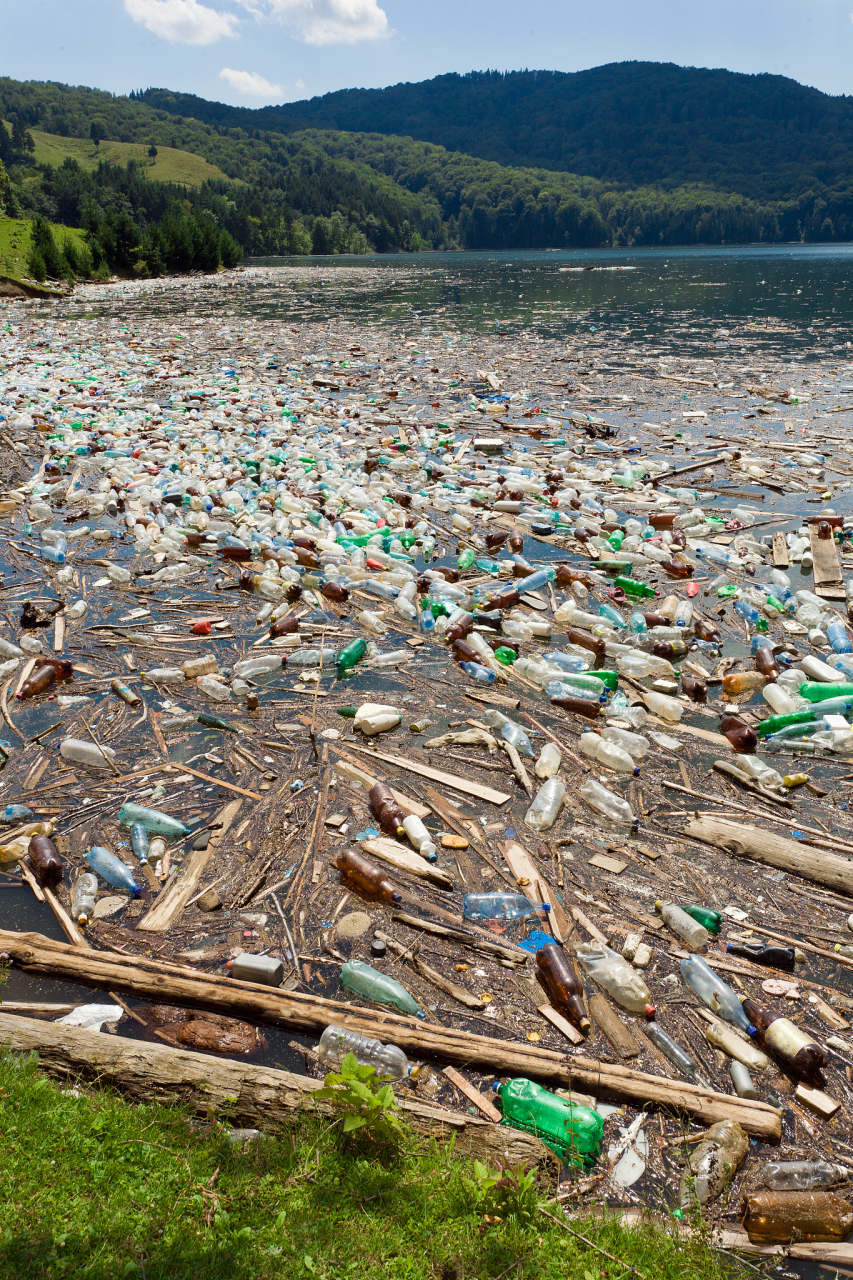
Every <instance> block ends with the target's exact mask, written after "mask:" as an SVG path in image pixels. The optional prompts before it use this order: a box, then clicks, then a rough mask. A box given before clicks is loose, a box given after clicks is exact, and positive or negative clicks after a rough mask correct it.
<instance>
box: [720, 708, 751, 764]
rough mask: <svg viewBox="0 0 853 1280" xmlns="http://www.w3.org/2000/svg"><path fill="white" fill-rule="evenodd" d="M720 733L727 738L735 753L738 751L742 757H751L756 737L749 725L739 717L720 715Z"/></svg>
mask: <svg viewBox="0 0 853 1280" xmlns="http://www.w3.org/2000/svg"><path fill="white" fill-rule="evenodd" d="M720 732H721V733H722V734H723V735H724V736H725V737H726V738H728V740H729V742H730V743H731V745H732V747H733V749H734V750H735V751H740V752H742V753H743V754H744V755H751V754H752V753H753V752H754V751H755V748H756V747H757V746H758V735H757V734H756V732H755V730H754V729H753V728H752V726H751V725H748V724H747V723H746V721H745V720H741V718H740V716H734V715H728V714H727V715H722V716H721V717H720Z"/></svg>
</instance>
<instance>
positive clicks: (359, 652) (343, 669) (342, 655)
mask: <svg viewBox="0 0 853 1280" xmlns="http://www.w3.org/2000/svg"><path fill="white" fill-rule="evenodd" d="M366 653H367V641H366V640H365V639H364V637H363V636H357V637H356V639H355V640H350V642H349V644H347V645H344V647H343V649H341V650H340V651H339V653H338V679H339V680H342V679H343V678H344V676H345V675H346V674H347V673H348V672H349V671H352V669H353V668H354V667H357V666H358V664H359V663H360V662H361V660H362V658H363V657H364V655H365V654H366Z"/></svg>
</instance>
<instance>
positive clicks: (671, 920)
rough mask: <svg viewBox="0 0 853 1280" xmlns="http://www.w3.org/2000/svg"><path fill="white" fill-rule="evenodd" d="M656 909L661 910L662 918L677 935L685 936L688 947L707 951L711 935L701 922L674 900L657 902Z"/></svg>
mask: <svg viewBox="0 0 853 1280" xmlns="http://www.w3.org/2000/svg"><path fill="white" fill-rule="evenodd" d="M655 907H656V909H657V910H658V911H659V912H660V915H661V918H662V920H663V922H664V924H665V925H667V927H668V928H670V929H671V930H672V932H673V933H674V934H676V936H677V937H679V938H683V940H684V941H685V942H686V943H687V945H688V947H692V948H693V950H694V951H705V950H706V949H707V947H708V943H709V942H710V941H711V935H710V933H709V932H708V930H707V929H706V928H705V927H704V925H701V924H699V922H698V921H697V920H694V919H693V917H692V916H689V915H688V914H687V912H686V911H684V910H682V908H681V907H679V906H678V905H677V904H676V903H674V902H660V901H658V902H656V903H655Z"/></svg>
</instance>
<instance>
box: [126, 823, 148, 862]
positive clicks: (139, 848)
mask: <svg viewBox="0 0 853 1280" xmlns="http://www.w3.org/2000/svg"><path fill="white" fill-rule="evenodd" d="M130 847H131V849H132V850H133V852H134V853H135V854H136V857H137V859H138V860H139V862H147V861H148V853H149V846H148V832H147V831H146V830H145V828H144V827H143V825H142V823H141V822H134V824H133V826H132V827H131V828H130Z"/></svg>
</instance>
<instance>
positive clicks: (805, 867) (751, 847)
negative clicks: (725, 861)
mask: <svg viewBox="0 0 853 1280" xmlns="http://www.w3.org/2000/svg"><path fill="white" fill-rule="evenodd" d="M681 834H682V835H683V836H689V837H690V839H691V840H701V841H702V842H703V843H704V844H712V845H715V846H716V847H717V848H718V849H725V850H726V852H727V853H732V854H734V856H735V857H736V858H752V859H753V860H754V861H755V862H762V863H764V864H765V865H766V866H768V867H778V868H779V870H780V871H787V872H789V873H790V874H792V875H795V876H802V878H803V879H804V880H811V881H813V882H814V883H815V884H824V885H826V886H827V887H828V888H830V889H840V890H841V891H842V892H843V893H846V894H848V895H849V896H851V897H853V862H849V861H848V860H847V858H841V857H839V856H838V855H837V854H835V853H829V852H826V851H824V850H820V851H818V850H817V849H809V848H808V847H804V846H803V845H802V844H800V843H799V841H797V840H787V839H786V838H785V837H784V836H777V835H774V833H773V832H772V831H762V830H760V829H759V828H758V827H751V826H749V825H748V824H747V823H741V822H730V821H729V820H728V819H727V818H694V819H693V820H691V821H690V822H688V824H687V826H686V827H682V829H681Z"/></svg>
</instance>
